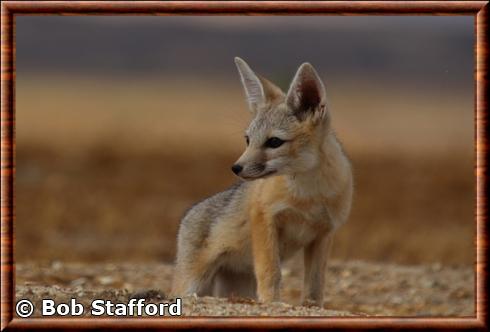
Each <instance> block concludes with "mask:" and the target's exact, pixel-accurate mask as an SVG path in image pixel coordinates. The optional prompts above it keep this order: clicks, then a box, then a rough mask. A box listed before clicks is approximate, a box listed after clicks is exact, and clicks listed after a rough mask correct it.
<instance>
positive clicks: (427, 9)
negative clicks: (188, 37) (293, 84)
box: [1, 1, 488, 330]
mask: <svg viewBox="0 0 490 332" xmlns="http://www.w3.org/2000/svg"><path fill="white" fill-rule="evenodd" d="M50 14H54V15H119V14H129V15H387V14H390V15H473V16H474V18H475V33H476V45H475V60H476V61H475V65H476V68H475V85H476V95H475V103H476V111H475V118H476V123H475V140H476V142H475V154H476V157H475V163H476V165H475V177H476V198H477V200H476V211H475V216H476V224H477V227H476V229H477V232H476V236H475V242H476V262H475V266H476V317H469V318H402V317H379V318H341V317H339V318H334V317H329V318H316V317H304V318H303V317H294V318H291V317H281V318H280V319H278V318H255V317H243V318H239V317H229V318H228V317H226V318H213V317H184V318H163V319H161V318H144V319H143V318H142V319H135V318H123V319H120V318H116V319H113V318H86V319H83V318H82V319H80V318H78V319H77V318H56V319H43V318H32V319H20V318H13V305H14V300H15V280H14V272H15V265H14V255H13V244H14V219H15V214H14V206H15V204H14V203H15V201H14V176H15V91H14V89H15V16H16V15H50ZM1 19H2V24H1V39H2V41H1V56H2V58H1V330H3V329H5V328H7V327H8V328H9V330H10V329H28V328H36V329H37V328H48V329H51V328H53V329H54V328H65V329H74V328H75V329H86V328H134V329H140V328H159V329H162V328H171V329H176V328H190V327H211V328H236V327H253V328H286V327H299V328H341V327H348V328H355V329H357V328H387V327H397V328H426V327H431V328H451V329H456V328H458V329H459V328H478V329H485V330H486V329H488V317H487V298H486V294H485V284H486V279H487V275H486V267H487V253H486V250H487V246H488V240H487V233H486V232H487V225H486V222H487V217H486V211H487V199H486V197H485V194H484V193H485V189H486V187H487V166H486V157H487V149H488V143H487V135H486V132H485V128H486V125H487V111H488V109H487V96H486V94H485V91H486V90H487V88H488V86H487V84H488V83H487V73H488V67H487V66H488V33H487V30H488V1H169V2H157V1H134V2H133V1H4V2H2V4H1Z"/></svg>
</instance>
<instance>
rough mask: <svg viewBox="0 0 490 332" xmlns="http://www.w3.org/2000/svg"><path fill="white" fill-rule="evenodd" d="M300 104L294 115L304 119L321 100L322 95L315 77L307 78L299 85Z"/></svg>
mask: <svg viewBox="0 0 490 332" xmlns="http://www.w3.org/2000/svg"><path fill="white" fill-rule="evenodd" d="M298 95H299V97H300V98H299V102H300V103H299V105H298V106H297V108H296V109H295V110H294V115H296V117H297V118H298V119H299V120H301V121H303V120H304V119H305V118H306V116H307V115H308V113H309V112H314V111H315V110H316V108H317V107H318V105H319V104H320V102H321V96H320V93H319V91H318V87H317V84H316V82H315V80H314V79H307V80H303V81H302V82H301V86H299V87H298Z"/></svg>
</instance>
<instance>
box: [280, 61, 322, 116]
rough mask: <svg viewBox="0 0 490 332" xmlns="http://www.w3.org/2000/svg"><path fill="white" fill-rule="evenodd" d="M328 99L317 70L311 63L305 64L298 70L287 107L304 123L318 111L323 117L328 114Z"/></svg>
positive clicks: (288, 95)
mask: <svg viewBox="0 0 490 332" xmlns="http://www.w3.org/2000/svg"><path fill="white" fill-rule="evenodd" d="M326 99H327V97H326V92H325V86H324V85H323V83H322V80H321V79H320V77H319V76H318V74H317V72H316V70H315V68H313V66H312V65H310V64H309V63H303V64H302V65H301V66H300V67H299V68H298V71H297V72H296V75H294V78H293V81H292V82H291V86H290V87H289V91H288V94H287V97H286V103H287V105H288V106H289V107H290V108H291V109H292V110H293V112H294V115H295V116H296V117H297V118H298V119H299V120H300V121H302V120H304V119H305V118H306V117H307V116H309V115H313V114H315V112H317V111H318V112H320V114H319V115H320V116H321V117H323V116H324V114H325V113H326V102H327V100H326Z"/></svg>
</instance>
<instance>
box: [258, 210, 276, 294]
mask: <svg viewBox="0 0 490 332" xmlns="http://www.w3.org/2000/svg"><path fill="white" fill-rule="evenodd" d="M251 224H252V225H251V226H252V254H253V260H254V270H255V278H256V280H257V297H258V299H259V301H261V302H272V301H278V300H279V286H280V282H281V268H280V259H279V245H278V236H277V229H276V227H275V225H274V223H273V220H272V217H270V216H268V215H266V214H265V213H264V212H263V211H262V210H260V209H254V210H253V211H252V213H251Z"/></svg>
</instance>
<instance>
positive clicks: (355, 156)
mask: <svg viewBox="0 0 490 332" xmlns="http://www.w3.org/2000/svg"><path fill="white" fill-rule="evenodd" d="M353 82H355V83H353ZM377 83H378V84H377ZM327 90H328V93H329V97H330V100H331V107H332V113H333V119H334V120H333V121H334V126H335V128H336V131H337V134H338V136H339V138H340V139H341V140H342V142H343V144H344V147H345V149H346V150H347V152H348V153H349V155H350V157H351V160H352V163H353V167H354V174H355V183H356V192H355V200H354V203H353V210H352V215H351V218H350V220H349V222H348V224H346V225H345V226H344V227H343V228H342V229H341V230H340V231H339V233H338V236H337V237H336V240H335V243H334V248H333V253H332V255H333V256H334V257H335V258H337V259H342V260H353V259H361V260H371V261H383V262H392V263H403V264H405V263H407V264H422V263H435V262H441V263H443V264H458V265H466V266H468V265H471V264H473V261H474V248H473V246H474V242H473V237H474V231H475V227H474V218H473V215H474V213H473V210H474V204H475V198H474V196H475V195H474V176H473V159H474V158H473V98H472V96H471V95H468V94H465V93H460V92H459V91H458V90H454V89H453V90H447V89H443V88H441V87H432V88H431V87H429V88H426V87H420V86H410V84H407V86H406V87H405V88H404V89H387V88H386V86H385V85H383V84H381V83H380V82H376V81H374V82H372V81H367V80H366V81H362V80H355V81H353V80H350V81H347V80H346V81H345V82H329V81H328V80H327ZM16 94H17V99H16V121H17V122H16V137H17V154H16V167H17V171H16V184H15V195H16V224H15V234H16V247H15V255H16V260H17V261H18V262H27V261H36V262H45V261H56V260H58V261H81V262H96V261H99V262H124V261H162V262H171V261H172V260H173V257H174V254H175V239H176V232H177V228H178V223H179V218H180V217H181V216H182V214H183V213H184V211H185V209H186V208H188V207H189V206H191V205H192V204H193V203H194V202H196V201H197V200H200V199H202V198H204V197H206V196H207V195H210V194H212V193H215V192H217V191H220V190H222V189H224V188H226V187H227V186H229V185H231V184H232V183H233V182H234V181H235V180H236V179H235V178H234V176H233V174H232V172H231V171H230V170H229V167H230V166H231V165H232V163H233V161H234V160H235V159H236V158H237V157H238V156H239V155H240V154H241V151H242V149H243V148H244V146H245V144H244V140H243V137H242V136H243V130H244V129H245V127H246V124H247V121H248V119H249V116H248V113H247V110H246V104H245V101H244V96H243V95H242V91H241V87H240V85H239V81H238V79H237V80H236V81H234V82H224V81H220V80H219V79H216V80H213V79H209V80H208V81H195V80H189V79H180V80H178V79H171V78H167V79H166V80H163V79H156V78H144V77H138V78H134V77H120V78H119V79H111V80H108V79H102V78H89V77H80V76H72V77H70V76H45V75H44V76H35V75H30V76H29V75H19V76H18V80H17V86H16Z"/></svg>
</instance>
